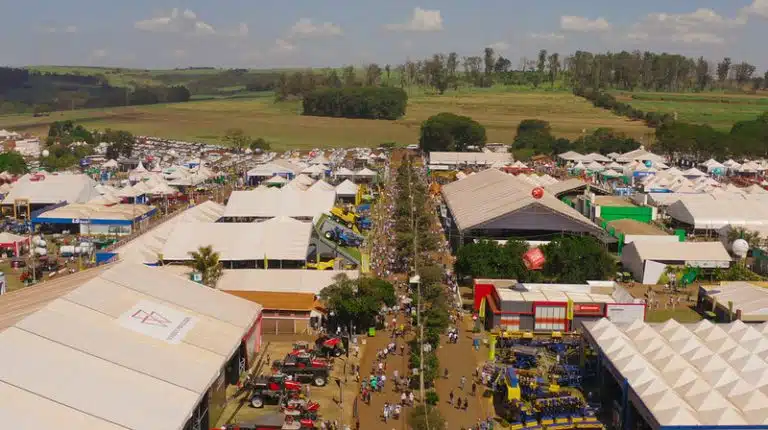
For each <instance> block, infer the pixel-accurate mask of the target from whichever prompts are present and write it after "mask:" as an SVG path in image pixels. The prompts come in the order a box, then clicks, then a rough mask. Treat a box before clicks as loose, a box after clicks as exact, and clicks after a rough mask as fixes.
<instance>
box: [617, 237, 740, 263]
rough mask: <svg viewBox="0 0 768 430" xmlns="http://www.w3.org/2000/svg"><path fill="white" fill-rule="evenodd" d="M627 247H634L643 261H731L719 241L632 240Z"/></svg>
mask: <svg viewBox="0 0 768 430" xmlns="http://www.w3.org/2000/svg"><path fill="white" fill-rule="evenodd" d="M629 247H632V248H634V249H635V250H636V251H637V255H638V256H639V258H640V259H641V260H643V261H645V260H659V261H731V256H730V255H729V254H728V251H727V250H726V249H725V246H723V244H722V243H720V242H653V241H634V242H632V243H630V244H628V245H627V249H630V248H629ZM623 254H630V253H622V255H623Z"/></svg>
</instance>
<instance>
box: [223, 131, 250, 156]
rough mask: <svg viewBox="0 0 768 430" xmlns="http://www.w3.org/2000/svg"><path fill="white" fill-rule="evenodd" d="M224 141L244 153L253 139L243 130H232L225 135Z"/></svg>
mask: <svg viewBox="0 0 768 430" xmlns="http://www.w3.org/2000/svg"><path fill="white" fill-rule="evenodd" d="M223 140H224V142H227V143H228V144H229V145H230V146H231V147H232V148H234V149H235V150H236V151H237V152H243V150H245V148H247V147H248V145H249V144H250V143H251V137H250V136H248V135H247V134H245V132H244V131H243V129H242V128H230V129H229V130H227V131H226V132H225V133H224V137H223Z"/></svg>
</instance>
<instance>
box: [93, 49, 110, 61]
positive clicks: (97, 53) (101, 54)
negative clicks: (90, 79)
mask: <svg viewBox="0 0 768 430" xmlns="http://www.w3.org/2000/svg"><path fill="white" fill-rule="evenodd" d="M106 56H107V50H106V49H94V50H93V51H91V58H92V59H99V58H105V57H106Z"/></svg>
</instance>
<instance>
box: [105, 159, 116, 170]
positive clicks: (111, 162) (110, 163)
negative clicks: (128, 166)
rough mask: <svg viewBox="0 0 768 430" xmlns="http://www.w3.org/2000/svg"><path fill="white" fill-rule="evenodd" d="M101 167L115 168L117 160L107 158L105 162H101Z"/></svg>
mask: <svg viewBox="0 0 768 430" xmlns="http://www.w3.org/2000/svg"><path fill="white" fill-rule="evenodd" d="M101 167H103V168H105V169H117V167H118V164H117V161H115V160H108V161H107V162H105V163H104V164H102V165H101Z"/></svg>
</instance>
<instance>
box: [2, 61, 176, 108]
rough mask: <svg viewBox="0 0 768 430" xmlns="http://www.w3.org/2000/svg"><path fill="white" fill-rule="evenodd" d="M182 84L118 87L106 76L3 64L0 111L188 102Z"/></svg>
mask: <svg viewBox="0 0 768 430" xmlns="http://www.w3.org/2000/svg"><path fill="white" fill-rule="evenodd" d="M190 97H191V94H190V92H189V89H187V88H186V87H185V86H183V85H169V86H136V87H135V88H125V87H115V86H112V85H110V84H109V82H108V80H107V79H106V78H105V77H104V76H94V75H80V74H68V73H64V74H61V73H40V72H30V71H29V70H26V69H17V68H9V67H0V114H10V113H35V114H44V113H46V112H51V111H56V110H71V109H80V108H104V107H114V106H127V105H146V104H155V103H179V102H186V101H189V99H190Z"/></svg>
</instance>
